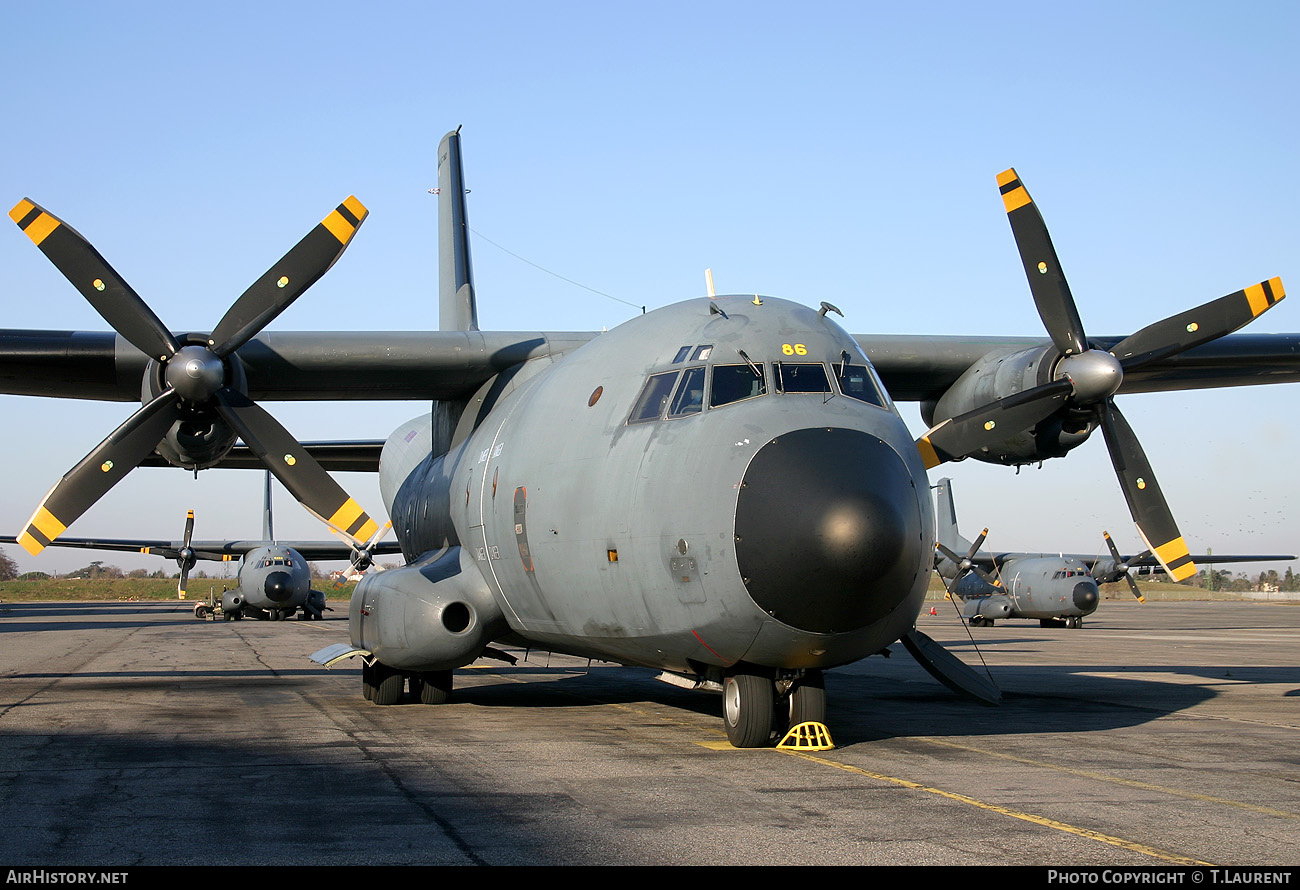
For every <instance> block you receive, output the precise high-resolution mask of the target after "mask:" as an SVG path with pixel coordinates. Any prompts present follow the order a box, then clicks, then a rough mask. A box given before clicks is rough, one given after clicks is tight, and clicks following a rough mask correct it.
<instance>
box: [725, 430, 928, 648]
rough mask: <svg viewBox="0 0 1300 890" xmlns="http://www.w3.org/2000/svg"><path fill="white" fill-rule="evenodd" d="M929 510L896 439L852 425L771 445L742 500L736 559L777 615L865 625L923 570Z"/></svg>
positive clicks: (752, 590)
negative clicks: (891, 442)
mask: <svg viewBox="0 0 1300 890" xmlns="http://www.w3.org/2000/svg"><path fill="white" fill-rule="evenodd" d="M921 551H922V541H921V511H920V506H919V504H918V502H917V494H916V488H915V486H914V485H913V483H912V477H911V474H910V473H909V472H908V469H907V466H906V465H905V464H904V463H903V461H902V459H901V458H900V457H899V456H898V454H897V453H895V452H894V450H893V449H892V448H890V447H889V446H888V445H886V444H885V443H884V442H882V441H881V440H880V439H878V438H876V437H875V436H872V435H870V434H868V433H864V432H861V431H858V430H847V429H808V430H797V431H795V432H792V433H786V434H785V435H782V436H778V437H777V438H775V439H773V440H772V441H771V442H769V443H768V444H766V445H764V446H763V447H762V448H761V449H759V452H758V453H757V454H756V455H755V456H754V459H753V460H752V461H751V462H750V465H749V467H748V469H747V470H746V471H745V478H744V482H743V484H742V486H741V490H740V494H739V497H738V500H737V506H736V563H737V566H738V567H739V569H740V574H741V576H742V578H743V579H744V582H745V586H746V588H747V589H748V590H749V595H750V597H751V598H752V599H753V600H754V602H755V603H757V604H758V606H759V607H760V608H762V609H763V610H764V611H765V612H767V613H768V614H770V615H771V616H772V617H774V618H776V619H778V620H779V621H782V622H784V623H786V624H788V625H790V626H792V627H797V628H799V629H801V630H808V631H813V632H816V633H836V632H846V631H852V630H856V629H857V628H860V627H863V626H865V625H867V624H870V623H871V622H872V621H875V620H877V619H879V618H881V617H883V616H884V615H886V614H887V613H888V612H889V611H891V610H892V609H894V608H895V607H896V606H897V605H898V604H899V603H901V602H902V601H903V600H904V599H905V598H906V597H907V595H908V593H909V592H910V591H911V589H912V587H913V585H914V583H915V581H916V576H917V573H918V572H920V571H922V563H923V559H922V557H923V555H924V554H922V552H921Z"/></svg>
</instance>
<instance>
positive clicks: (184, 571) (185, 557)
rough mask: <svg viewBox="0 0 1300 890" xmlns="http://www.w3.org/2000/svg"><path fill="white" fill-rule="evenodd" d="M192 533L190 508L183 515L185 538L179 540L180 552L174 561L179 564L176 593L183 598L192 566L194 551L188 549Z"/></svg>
mask: <svg viewBox="0 0 1300 890" xmlns="http://www.w3.org/2000/svg"><path fill="white" fill-rule="evenodd" d="M193 535H194V511H193V510H190V511H189V514H188V515H187V516H186V517H185V538H184V539H183V540H182V541H181V549H180V552H179V553H178V554H177V555H176V562H177V564H178V565H180V569H181V572H180V577H179V578H177V581H176V593H177V594H179V595H180V596H181V598H182V599H183V598H184V596H185V585H186V584H187V583H188V582H189V577H190V569H192V568H194V562H195V559H194V552H193V551H192V550H190V540H191V539H192V538H193Z"/></svg>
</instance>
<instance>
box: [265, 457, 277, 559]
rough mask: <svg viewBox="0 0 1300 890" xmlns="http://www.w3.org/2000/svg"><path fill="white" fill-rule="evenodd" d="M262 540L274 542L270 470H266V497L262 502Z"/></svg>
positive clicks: (269, 542)
mask: <svg viewBox="0 0 1300 890" xmlns="http://www.w3.org/2000/svg"><path fill="white" fill-rule="evenodd" d="M262 540H263V541H265V542H266V543H268V544H274V543H275V526H274V523H273V522H272V521H271V471H270V470H267V472H266V497H265V498H264V499H263V502H262Z"/></svg>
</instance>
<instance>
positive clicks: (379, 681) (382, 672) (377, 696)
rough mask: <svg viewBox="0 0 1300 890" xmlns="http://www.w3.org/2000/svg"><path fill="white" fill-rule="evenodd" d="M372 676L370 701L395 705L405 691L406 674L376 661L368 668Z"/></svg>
mask: <svg viewBox="0 0 1300 890" xmlns="http://www.w3.org/2000/svg"><path fill="white" fill-rule="evenodd" d="M370 671H371V676H372V677H373V678H374V692H373V693H372V696H371V699H370V700H371V701H372V702H374V703H375V704H377V705H395V704H397V703H399V702H400V701H401V700H402V693H403V692H405V691H406V675H405V674H403V673H402V672H401V671H399V670H397V669H396V668H390V667H389V666H388V665H386V664H382V663H380V662H378V661H376V662H375V663H374V664H373V665H372V666H371V668H370Z"/></svg>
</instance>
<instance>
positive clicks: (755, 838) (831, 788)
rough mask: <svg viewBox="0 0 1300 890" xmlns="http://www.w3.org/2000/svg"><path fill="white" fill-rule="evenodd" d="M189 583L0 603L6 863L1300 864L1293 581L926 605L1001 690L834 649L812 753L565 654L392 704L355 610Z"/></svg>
mask: <svg viewBox="0 0 1300 890" xmlns="http://www.w3.org/2000/svg"><path fill="white" fill-rule="evenodd" d="M191 608H192V606H191V605H190V604H185V603H40V604H23V603H6V604H0V677H2V678H3V680H2V682H0V824H3V826H4V829H3V843H2V844H0V861H3V862H4V863H5V864H6V865H39V866H47V867H48V866H56V865H74V864H79V865H92V866H110V865H120V866H130V865H159V864H222V863H231V864H281V865H283V864H327V865H328V864H348V865H360V864H435V865H439V864H446V865H451V864H555V865H595V864H660V863H667V864H706V865H708V864H712V865H739V864H782V865H811V864H817V865H825V864H853V865H870V864H889V865H899V864H907V865H913V864H915V865H921V864H943V865H975V864H1015V865H1136V866H1161V865H1170V864H1191V863H1197V862H1203V863H1211V864H1215V865H1255V866H1260V865H1294V864H1296V863H1297V862H1300V852H1297V841H1300V667H1298V666H1297V656H1298V655H1300V606H1295V605H1285V604H1250V603H1186V604H1171V603H1149V604H1147V605H1145V606H1143V605H1139V604H1137V603H1133V604H1128V603H1122V602H1105V603H1103V604H1102V608H1101V609H1100V610H1099V611H1098V613H1097V614H1096V615H1094V616H1093V617H1092V618H1090V619H1088V621H1087V623H1086V624H1085V626H1084V627H1083V628H1081V629H1079V630H1066V629H1064V628H1061V629H1043V628H1040V627H1038V624H1037V622H1028V621H1011V622H1004V623H1000V624H999V625H998V626H996V627H993V628H971V629H970V631H969V635H968V632H967V629H966V628H965V627H963V626H962V625H961V624H960V623H959V622H958V621H957V620H956V619H955V617H953V616H952V615H951V614H943V615H941V616H939V617H930V616H928V615H927V616H923V617H922V619H921V622H920V626H921V629H922V630H924V631H925V632H926V633H928V634H930V635H931V636H932V637H934V638H935V639H936V640H939V641H940V642H943V643H945V644H946V645H948V646H949V647H950V648H952V650H953V651H955V652H956V653H957V654H958V655H960V657H962V659H963V660H965V661H966V662H967V663H968V664H973V665H979V664H980V662H981V660H982V661H983V662H984V663H986V664H987V665H988V668H989V670H990V671H991V673H992V676H993V678H994V680H995V682H996V683H997V684H998V685H999V686H1000V687H1001V689H1002V691H1003V695H1004V703H1003V704H1002V705H1001V706H1000V707H996V708H992V707H986V706H983V705H980V704H976V703H974V702H970V701H966V700H963V699H960V698H958V697H956V696H955V695H954V694H953V693H950V692H949V691H948V690H947V689H945V688H943V687H942V686H940V685H939V684H938V683H936V682H935V681H934V680H932V679H931V678H930V677H929V676H928V675H927V674H925V673H924V672H923V671H922V670H921V668H920V667H919V666H918V665H917V664H916V663H915V662H914V661H913V660H912V659H911V658H910V657H909V656H908V655H907V653H906V651H905V650H904V649H903V647H902V646H901V645H896V646H895V647H894V653H893V657H891V658H888V659H886V658H880V657H873V658H870V659H868V660H866V661H864V662H860V663H858V664H855V665H851V666H849V667H846V668H839V669H836V670H834V671H831V672H830V673H828V675H827V681H826V686H827V690H828V700H829V719H828V722H829V725H830V730H831V733H832V735H833V737H834V740H835V742H836V744H837V745H838V747H837V748H836V749H835V750H833V751H830V752H824V753H818V754H815V755H800V754H790V753H784V752H780V751H777V750H749V751H737V750H733V749H731V748H729V747H728V746H727V745H726V744H725V737H724V735H723V733H722V725H721V719H720V717H719V714H720V708H721V701H720V699H719V698H718V697H717V696H711V695H707V694H704V693H697V692H689V691H685V690H680V689H677V688H674V687H671V686H668V685H666V684H663V683H660V682H658V681H656V680H654V679H653V672H652V671H648V670H642V669H634V668H621V667H615V666H610V665H592V666H591V667H590V668H588V666H587V664H586V662H585V661H578V660H575V659H571V658H565V657H560V656H548V655H546V654H545V653H531V654H530V655H529V656H528V660H527V661H522V660H521V662H520V663H519V664H518V665H517V666H514V667H511V666H509V665H507V664H504V663H502V662H496V661H481V662H479V663H478V664H477V665H475V666H473V667H471V668H468V669H465V670H461V671H457V673H456V690H455V693H454V697H453V700H452V701H451V702H450V703H448V704H446V705H441V706H425V705H420V704H415V703H409V704H403V705H397V706H392V707H378V706H375V705H372V704H370V703H369V702H367V701H365V700H364V699H363V698H362V696H361V684H360V670H359V666H358V665H357V664H356V662H355V661H353V662H349V663H348V664H347V666H341V667H336V668H334V669H333V670H329V671H327V670H325V669H323V668H320V667H318V666H316V665H314V664H313V663H311V662H309V661H308V660H307V657H306V656H307V655H308V654H309V653H311V652H313V651H314V650H316V649H318V648H321V647H323V646H325V645H328V644H330V643H336V642H345V641H346V640H347V621H346V617H345V614H344V613H342V612H336V613H332V614H331V615H330V617H329V619H328V620H326V621H323V622H301V621H296V620H295V621H288V622H260V621H251V620H244V621H242V622H203V621H197V620H195V619H194V618H193V617H192V613H191V611H190V610H191ZM942 608H949V609H950V608H951V606H950V605H948V604H944V605H943V606H941V609H942ZM972 636H973V638H974V640H975V641H976V642H978V644H979V649H978V652H977V651H976V649H975V646H974V645H973V644H972V642H971V637H972ZM516 654H518V655H520V656H522V655H523V654H524V653H522V652H517V653H516Z"/></svg>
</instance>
